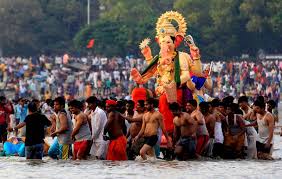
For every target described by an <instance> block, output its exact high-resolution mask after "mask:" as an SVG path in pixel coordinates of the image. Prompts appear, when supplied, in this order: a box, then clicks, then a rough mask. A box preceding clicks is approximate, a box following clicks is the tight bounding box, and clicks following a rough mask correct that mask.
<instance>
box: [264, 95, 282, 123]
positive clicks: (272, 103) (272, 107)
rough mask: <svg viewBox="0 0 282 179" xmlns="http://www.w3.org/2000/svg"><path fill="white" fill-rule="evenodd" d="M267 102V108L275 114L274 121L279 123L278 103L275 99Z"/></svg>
mask: <svg viewBox="0 0 282 179" xmlns="http://www.w3.org/2000/svg"><path fill="white" fill-rule="evenodd" d="M266 104H267V108H266V110H267V111H268V112H270V113H271V114H272V115H273V117H274V121H275V122H277V123H278V122H279V121H278V111H277V108H276V107H277V105H276V103H275V101H274V100H269V101H267V103H266Z"/></svg>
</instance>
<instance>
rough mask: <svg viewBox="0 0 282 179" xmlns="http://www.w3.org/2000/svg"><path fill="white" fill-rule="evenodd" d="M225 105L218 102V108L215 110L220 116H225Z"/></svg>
mask: <svg viewBox="0 0 282 179" xmlns="http://www.w3.org/2000/svg"><path fill="white" fill-rule="evenodd" d="M225 106H226V104H225V103H224V102H219V103H218V108H217V110H218V111H219V112H220V113H221V114H223V115H225V114H226V111H225V109H226V107H225Z"/></svg>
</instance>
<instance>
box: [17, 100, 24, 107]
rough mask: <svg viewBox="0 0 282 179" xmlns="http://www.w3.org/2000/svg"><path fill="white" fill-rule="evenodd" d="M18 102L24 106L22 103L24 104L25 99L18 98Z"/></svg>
mask: <svg viewBox="0 0 282 179" xmlns="http://www.w3.org/2000/svg"><path fill="white" fill-rule="evenodd" d="M18 104H19V105H20V106H24V104H25V99H24V98H19V100H18Z"/></svg>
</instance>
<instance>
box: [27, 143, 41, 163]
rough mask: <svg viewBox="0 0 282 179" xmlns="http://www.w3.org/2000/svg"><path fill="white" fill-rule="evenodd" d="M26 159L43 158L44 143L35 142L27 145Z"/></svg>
mask: <svg viewBox="0 0 282 179" xmlns="http://www.w3.org/2000/svg"><path fill="white" fill-rule="evenodd" d="M25 156H26V159H40V160H41V159H42V157H43V144H35V145H31V146H25Z"/></svg>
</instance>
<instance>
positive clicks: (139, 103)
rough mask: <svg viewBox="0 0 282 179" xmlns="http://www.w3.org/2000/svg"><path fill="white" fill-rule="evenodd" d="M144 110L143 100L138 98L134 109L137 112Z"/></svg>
mask: <svg viewBox="0 0 282 179" xmlns="http://www.w3.org/2000/svg"><path fill="white" fill-rule="evenodd" d="M144 110H145V101H144V100H138V101H137V104H136V111H137V112H144Z"/></svg>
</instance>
